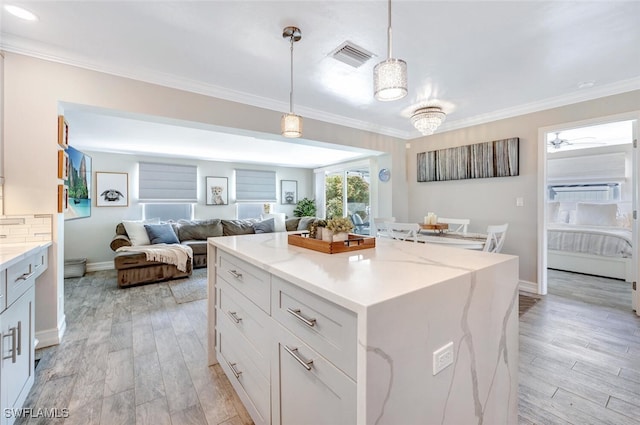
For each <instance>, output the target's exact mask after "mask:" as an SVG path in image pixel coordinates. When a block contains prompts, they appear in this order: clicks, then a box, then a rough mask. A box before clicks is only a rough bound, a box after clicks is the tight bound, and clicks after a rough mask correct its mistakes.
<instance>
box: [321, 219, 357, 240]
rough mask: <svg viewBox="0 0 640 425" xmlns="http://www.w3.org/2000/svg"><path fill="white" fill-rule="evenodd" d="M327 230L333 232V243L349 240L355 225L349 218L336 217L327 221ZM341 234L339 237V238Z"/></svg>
mask: <svg viewBox="0 0 640 425" xmlns="http://www.w3.org/2000/svg"><path fill="white" fill-rule="evenodd" d="M327 229H329V230H331V231H332V232H333V235H332V240H333V242H336V241H342V240H346V239H348V237H349V236H348V233H349V232H350V231H352V230H353V223H352V222H351V219H349V218H347V217H336V218H332V219H330V220H328V221H327ZM338 234H340V235H339V236H337V235H338Z"/></svg>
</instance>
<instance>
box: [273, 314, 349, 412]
mask: <svg viewBox="0 0 640 425" xmlns="http://www.w3.org/2000/svg"><path fill="white" fill-rule="evenodd" d="M275 327H276V328H277V329H275V330H274V332H275V333H276V338H277V341H278V359H277V360H278V361H277V363H278V370H279V373H278V374H277V377H274V379H277V382H276V383H275V393H276V397H279V398H280V400H279V403H278V402H277V401H276V406H277V407H276V408H278V407H279V408H280V411H279V415H278V412H276V415H274V416H275V417H276V418H275V423H277V424H281V425H293V424H295V425H298V424H310V423H313V424H314V425H335V424H355V423H356V404H357V403H356V383H355V382H354V381H353V380H351V379H350V378H349V377H347V375H345V374H344V373H342V372H341V371H340V370H338V369H337V368H336V367H335V366H333V365H332V364H331V363H329V362H328V361H327V360H325V359H324V358H323V357H322V356H320V355H319V354H318V353H317V352H315V351H314V350H313V349H311V348H310V347H308V346H307V345H305V344H304V343H303V342H302V341H301V340H299V339H298V338H296V337H295V336H294V335H292V334H291V333H290V332H289V331H287V330H285V329H284V328H282V327H281V326H279V325H276V326H275ZM310 361H311V362H312V363H309V362H310Z"/></svg>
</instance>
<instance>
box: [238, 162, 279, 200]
mask: <svg viewBox="0 0 640 425" xmlns="http://www.w3.org/2000/svg"><path fill="white" fill-rule="evenodd" d="M236 201H239V202H252V201H254V202H255V201H259V202H276V172H275V171H262V170H236Z"/></svg>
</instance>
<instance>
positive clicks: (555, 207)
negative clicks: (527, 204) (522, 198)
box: [547, 201, 561, 223]
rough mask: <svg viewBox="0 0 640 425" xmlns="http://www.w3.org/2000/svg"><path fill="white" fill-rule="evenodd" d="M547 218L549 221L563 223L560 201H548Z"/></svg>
mask: <svg viewBox="0 0 640 425" xmlns="http://www.w3.org/2000/svg"><path fill="white" fill-rule="evenodd" d="M547 220H548V221H549V223H561V221H560V202H558V201H551V202H547Z"/></svg>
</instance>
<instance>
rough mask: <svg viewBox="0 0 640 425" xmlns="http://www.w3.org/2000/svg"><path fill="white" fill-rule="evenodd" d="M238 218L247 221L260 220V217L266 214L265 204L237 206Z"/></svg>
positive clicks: (241, 203)
mask: <svg viewBox="0 0 640 425" xmlns="http://www.w3.org/2000/svg"><path fill="white" fill-rule="evenodd" d="M236 207H237V210H236V216H237V217H238V220H245V219H247V218H257V219H259V218H260V215H262V213H263V212H264V204H254V203H251V202H240V203H238V204H236Z"/></svg>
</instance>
